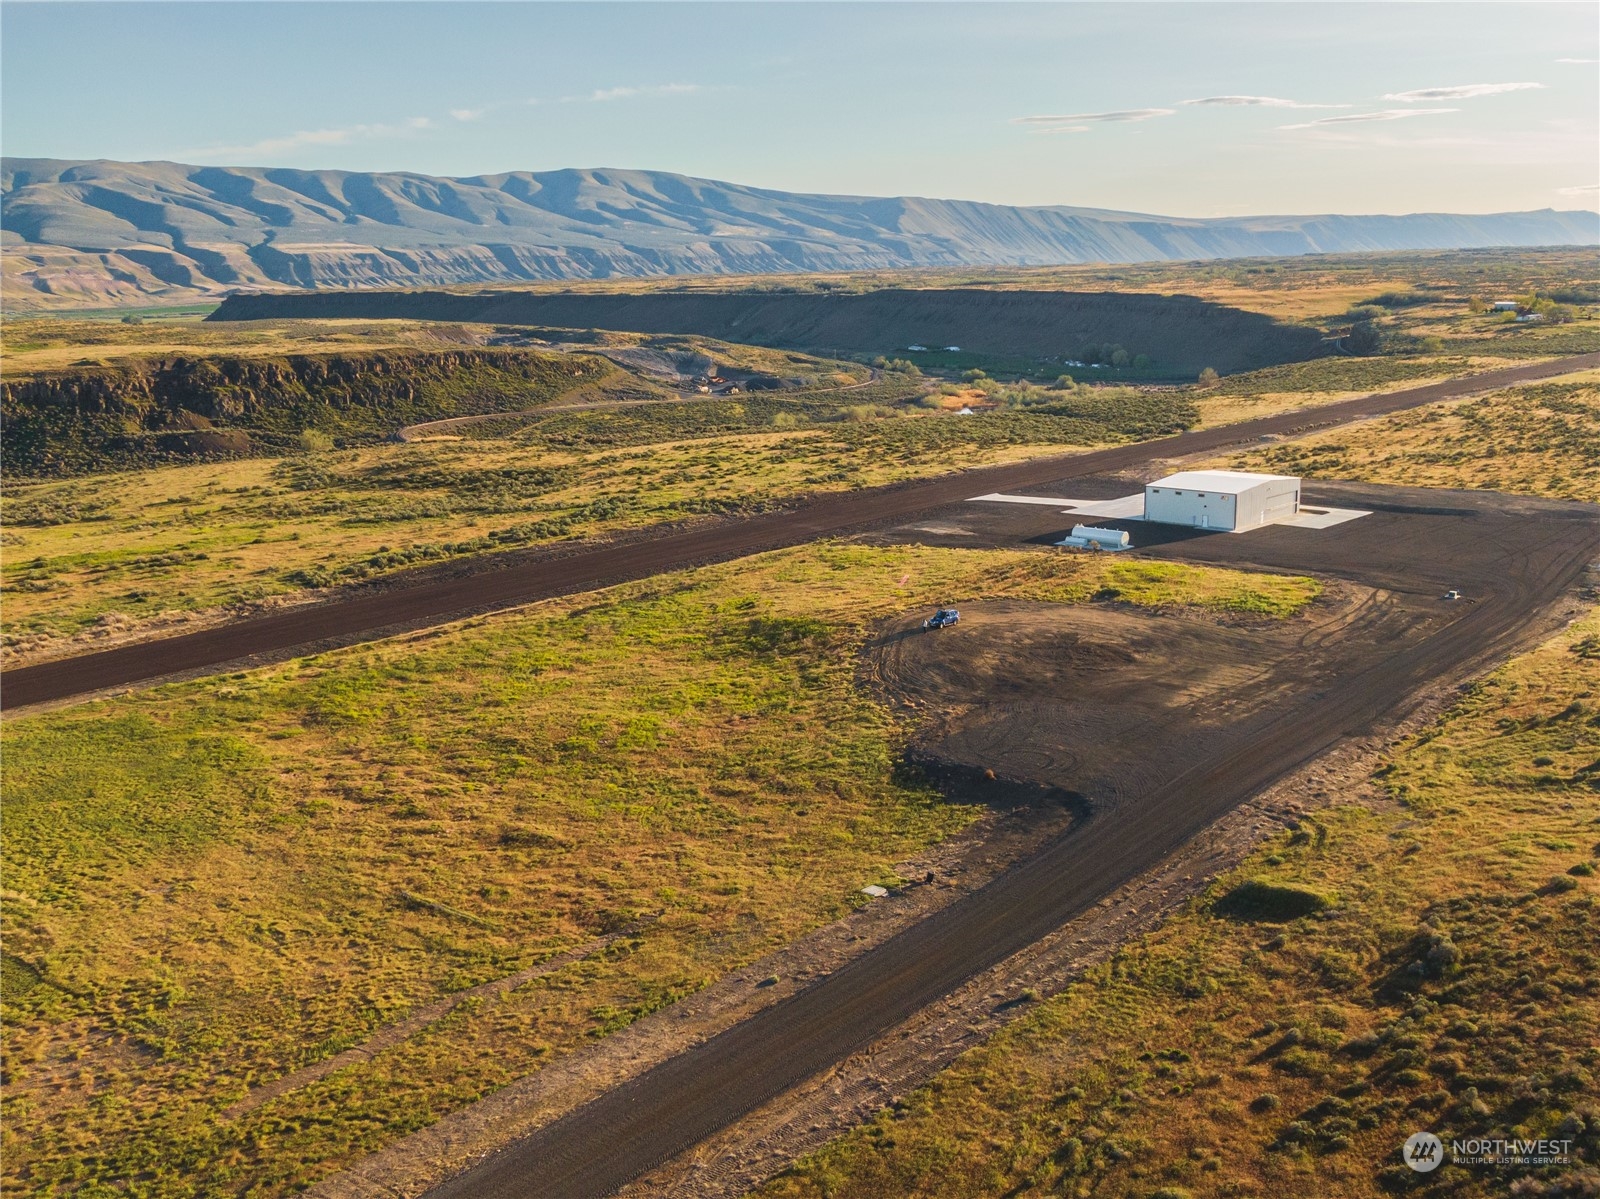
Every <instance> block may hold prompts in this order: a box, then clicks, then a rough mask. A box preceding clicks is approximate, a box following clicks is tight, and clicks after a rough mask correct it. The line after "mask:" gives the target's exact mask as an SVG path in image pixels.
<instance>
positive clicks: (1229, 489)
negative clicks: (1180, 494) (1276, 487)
mask: <svg viewBox="0 0 1600 1199" xmlns="http://www.w3.org/2000/svg"><path fill="white" fill-rule="evenodd" d="M1280 480H1287V481H1290V482H1294V483H1298V482H1299V481H1300V480H1299V479H1298V478H1296V477H1295V476H1294V475H1258V474H1255V473H1253V472H1251V471H1244V470H1180V471H1179V472H1178V473H1177V474H1175V475H1168V476H1167V477H1166V478H1164V479H1157V480H1156V481H1155V482H1154V483H1149V484H1146V486H1148V487H1171V488H1174V489H1175V490H1182V491H1218V492H1223V493H1225V494H1229V495H1231V494H1234V493H1236V492H1240V491H1248V490H1249V489H1250V488H1252V487H1255V486H1258V485H1259V484H1262V483H1275V482H1278V481H1280Z"/></svg>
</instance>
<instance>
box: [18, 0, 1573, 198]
mask: <svg viewBox="0 0 1600 1199" xmlns="http://www.w3.org/2000/svg"><path fill="white" fill-rule="evenodd" d="M0 26H3V28H0V32H3V35H4V41H3V50H0V53H3V64H0V65H3V74H0V92H3V94H0V100H3V104H4V107H3V109H0V146H3V149H4V152H5V153H6V154H8V155H20V156H43V157H60V158H117V159H154V158H165V159H175V160H177V161H182V162H196V163H215V164H226V165H248V166H297V167H319V168H343V169H349V170H413V171H421V172H426V173H430V174H441V175H458V176H463V175H476V174H485V173H492V172H498V171H510V170H546V169H552V168H557V167H571V166H580V167H582V166H611V167H640V168H652V169H660V170H670V171H680V172H683V173H686V174H692V175H701V176H707V177H711V178H717V179H727V180H732V181H735V182H740V183H748V184H754V185H756V186H763V187H773V188H782V189H786V190H794V191H814V192H839V193H853V194H867V195H931V196H940V197H954V198H962V199H974V200H989V201H994V202H998V203H1012V204H1075V205H1085V206H1091V207H1102V208H1118V209H1131V210H1136V211H1144V212H1156V213H1164V214H1174V215H1192V216H1219V215H1232V214H1248V213H1306V212H1415V211H1458V212H1490V211H1503V210H1509V209H1531V208H1546V207H1556V208H1580V207H1587V208H1594V207H1596V206H1597V205H1600V193H1597V190H1596V184H1597V181H1600V67H1597V63H1596V60H1597V59H1600V8H1597V6H1596V5H1594V4H1592V3H1575V4H1520V3H1512V4H1497V3H1471V4H1448V3H1435V4H1414V5H1413V4H1395V3H1342V4H1316V3H1272V4H1228V3H1181V4H1157V3H1150V4H1138V3H1124V4H1090V3H1066V4H1047V3H1032V4H998V3H973V4H963V3H940V4H924V3H913V2H906V3H891V4H867V3H846V4H823V3H716V4H689V3H647V4H630V3H586V4H561V3H511V2H507V3H465V2H457V3H423V2H418V3H386V2H381V0H367V2H358V3H251V2H239V3H232V2H229V3H207V2H185V3H166V4H144V3H101V2H92V0H91V2H80V3H34V2H30V0H5V3H4V4H3V5H0Z"/></svg>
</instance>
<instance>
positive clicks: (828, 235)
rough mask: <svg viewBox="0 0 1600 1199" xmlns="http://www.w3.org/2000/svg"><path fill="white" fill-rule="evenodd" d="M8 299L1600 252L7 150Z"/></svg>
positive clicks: (1476, 223)
mask: <svg viewBox="0 0 1600 1199" xmlns="http://www.w3.org/2000/svg"><path fill="white" fill-rule="evenodd" d="M0 231H3V234H0V235H3V238H4V267H5V274H4V279H5V298H6V300H7V302H8V303H10V304H13V305H16V306H18V307H24V308H26V307H33V306H61V305H64V304H71V303H106V304H119V303H137V302H140V301H145V302H148V301H149V300H150V299H181V298H185V297H202V296H207V295H216V294H220V293H222V292H225V291H228V290H231V289H234V288H240V287H266V288H277V287H294V288H317V289H320V288H351V287H400V286H404V287H421V286H441V285H451V284H463V283H499V282H512V281H535V280H562V279H594V278H608V277H617V276H641V277H642V276H661V275H675V274H769V273H781V272H798V271H854V270H875V269H893V268H906V267H954V266H1044V265H1057V264H1064V263H1078V262H1141V261H1157V260H1167V259H1200V258H1236V257H1258V256H1270V255H1293V254H1311V253H1348V252H1353V251H1364V250H1373V251H1384V250H1411V249H1467V248H1475V247H1485V246H1534V245H1540V246H1548V245H1593V244H1597V243H1600V217H1597V216H1596V214H1595V213H1592V212H1558V211H1555V210H1551V209H1546V210H1543V211H1538V212H1514V213H1495V214H1490V215H1479V216H1472V215H1452V214H1447V213H1423V214H1414V215H1410V216H1332V215H1329V216H1282V217H1273V216H1263V217H1226V218H1213V219H1205V220H1199V219H1189V218H1181V217H1161V216H1147V215H1142V214H1138V213H1125V212H1112V211H1106V210H1101V209H1091V208H1072V207H1065V206H1051V207H1033V208H1023V207H1008V206H1005V205H998V204H983V203H977V202H975V201H966V200H932V199H921V198H916V197H896V198H874V197H858V196H826V195H805V194H797V193H791V192H781V191H771V190H767V189H762V188H754V187H745V186H741V185H738V184H731V183H720V182H717V181H714V180H707V179H695V178H691V177H689V176H685V175H675V174H670V173H666V172H660V171H631V170H558V171H533V172H528V171H517V172H512V173H509V174H499V175H478V176H474V177H471V178H466V179H444V178H437V177H434V176H430V175H419V174H411V173H405V172H383V173H368V172H352V171H304V170H290V169H278V168H242V167H200V166H186V165H183V164H181V163H170V162H146V163H123V162H110V161H100V160H97V161H69V160H61V159H42V158H6V159H4V160H0Z"/></svg>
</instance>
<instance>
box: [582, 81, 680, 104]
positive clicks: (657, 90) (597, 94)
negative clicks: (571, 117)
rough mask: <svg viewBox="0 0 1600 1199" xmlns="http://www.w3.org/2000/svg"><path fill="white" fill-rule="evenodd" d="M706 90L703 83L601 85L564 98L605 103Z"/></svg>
mask: <svg viewBox="0 0 1600 1199" xmlns="http://www.w3.org/2000/svg"><path fill="white" fill-rule="evenodd" d="M705 90H706V87H705V85H704V84H703V83H658V84H653V85H651V86H648V87H600V88H596V89H595V90H594V91H592V92H590V93H589V94H588V95H587V96H566V97H564V99H566V100H567V101H569V102H570V101H573V100H588V101H590V102H592V103H604V102H606V101H607V100H636V99H640V98H641V97H649V96H690V95H693V94H694V93H695V92H703V91H705Z"/></svg>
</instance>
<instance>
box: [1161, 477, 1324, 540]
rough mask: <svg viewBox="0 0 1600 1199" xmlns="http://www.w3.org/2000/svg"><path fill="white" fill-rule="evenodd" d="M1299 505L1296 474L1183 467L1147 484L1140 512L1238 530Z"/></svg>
mask: <svg viewBox="0 0 1600 1199" xmlns="http://www.w3.org/2000/svg"><path fill="white" fill-rule="evenodd" d="M1299 511H1300V480H1299V479H1297V478H1294V477H1293V476H1291V475H1257V474H1251V473H1249V472H1246V471H1238V470H1185V471H1179V472H1178V473H1177V474H1175V475H1168V476H1167V477H1166V478H1164V479H1157V480H1156V481H1155V482H1154V483H1150V484H1147V485H1146V486H1145V489H1144V518H1145V519H1146V520H1150V521H1156V522H1158V523H1160V524H1164V525H1187V526H1189V527H1190V528H1194V529H1221V530H1224V531H1227V532H1230V533H1243V532H1245V531H1247V530H1249V529H1259V528H1260V527H1261V526H1262V525H1267V524H1271V523H1272V522H1273V521H1275V520H1284V519H1287V518H1288V517H1291V516H1294V515H1295V514H1296V513H1297V512H1299Z"/></svg>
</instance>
